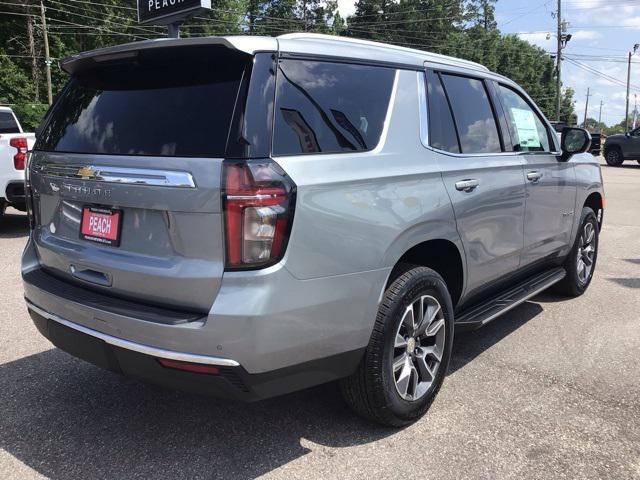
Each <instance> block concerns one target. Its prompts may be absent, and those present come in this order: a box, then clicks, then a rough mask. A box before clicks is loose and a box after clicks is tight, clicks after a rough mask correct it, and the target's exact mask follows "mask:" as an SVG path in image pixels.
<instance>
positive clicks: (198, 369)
mask: <svg viewBox="0 0 640 480" xmlns="http://www.w3.org/2000/svg"><path fill="white" fill-rule="evenodd" d="M158 362H160V365H162V366H163V367H165V368H173V369H174V370H183V371H185V372H194V373H206V374H208V375H218V374H219V373H220V369H218V367H214V366H213V365H205V364H202V363H191V362H183V361H180V360H171V359H170V358H158Z"/></svg>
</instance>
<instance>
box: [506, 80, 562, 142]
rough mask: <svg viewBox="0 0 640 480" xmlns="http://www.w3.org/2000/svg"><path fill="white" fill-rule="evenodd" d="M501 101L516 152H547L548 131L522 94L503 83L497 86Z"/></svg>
mask: <svg viewBox="0 0 640 480" xmlns="http://www.w3.org/2000/svg"><path fill="white" fill-rule="evenodd" d="M499 90H500V95H501V96H502V103H503V104H504V109H505V113H506V114H507V120H508V123H509V131H510V132H511V141H512V143H513V149H514V150H515V151H516V152H549V151H551V149H550V148H549V147H550V145H549V132H548V131H547V128H546V127H545V126H544V123H542V120H540V117H539V116H538V114H537V113H536V112H535V111H534V110H533V109H532V108H531V106H530V105H529V104H528V103H527V101H526V100H525V99H524V98H522V96H521V95H520V94H519V93H517V92H515V91H513V90H511V89H510V88H508V87H505V86H503V85H500V86H499Z"/></svg>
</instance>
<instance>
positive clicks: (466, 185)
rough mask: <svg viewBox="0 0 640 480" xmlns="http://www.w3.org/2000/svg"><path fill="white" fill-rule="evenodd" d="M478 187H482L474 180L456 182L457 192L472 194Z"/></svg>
mask: <svg viewBox="0 0 640 480" xmlns="http://www.w3.org/2000/svg"><path fill="white" fill-rule="evenodd" d="M478 185H480V182H479V181H478V180H476V179H473V178H471V179H469V180H460V181H459V182H456V190H460V191H461V192H472V191H473V190H475V188H476V187H477V186H478Z"/></svg>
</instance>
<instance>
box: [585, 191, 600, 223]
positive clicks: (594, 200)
mask: <svg viewBox="0 0 640 480" xmlns="http://www.w3.org/2000/svg"><path fill="white" fill-rule="evenodd" d="M584 206H585V207H589V208H590V209H591V210H593V211H594V213H595V214H596V215H598V210H600V209H601V208H602V195H600V194H599V193H598V192H593V193H592V194H591V195H589V196H588V197H587V199H586V200H585V202H584ZM599 218H600V217H599Z"/></svg>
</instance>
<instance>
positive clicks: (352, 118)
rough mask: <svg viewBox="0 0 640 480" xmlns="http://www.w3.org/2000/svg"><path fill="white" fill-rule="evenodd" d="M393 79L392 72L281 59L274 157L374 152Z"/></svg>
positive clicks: (388, 69)
mask: <svg viewBox="0 0 640 480" xmlns="http://www.w3.org/2000/svg"><path fill="white" fill-rule="evenodd" d="M394 76H395V70H393V69H390V68H381V67H369V66H362V65H348V64H340V63H329V62H311V61H303V60H281V61H280V63H279V65H278V82H277V93H276V112H275V122H274V140H273V152H274V154H276V155H297V154H305V153H319V152H323V153H329V152H355V151H361V150H370V149H372V148H374V147H375V146H376V145H377V144H378V141H379V140H380V134H381V132H382V127H383V125H384V119H385V117H386V114H387V107H388V106H389V98H390V96H391V88H392V86H393V79H394Z"/></svg>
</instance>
